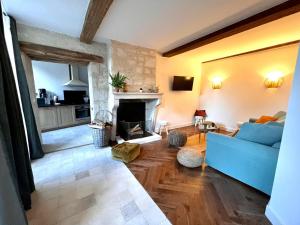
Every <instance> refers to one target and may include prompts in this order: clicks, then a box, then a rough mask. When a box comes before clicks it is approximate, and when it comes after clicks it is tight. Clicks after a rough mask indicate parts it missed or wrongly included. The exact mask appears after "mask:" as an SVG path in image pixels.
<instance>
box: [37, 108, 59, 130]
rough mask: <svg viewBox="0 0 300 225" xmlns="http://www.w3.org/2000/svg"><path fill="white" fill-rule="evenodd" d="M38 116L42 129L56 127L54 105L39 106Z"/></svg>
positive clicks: (56, 117)
mask: <svg viewBox="0 0 300 225" xmlns="http://www.w3.org/2000/svg"><path fill="white" fill-rule="evenodd" d="M39 118H40V123H41V129H42V130H48V129H53V128H56V127H58V116H57V110H56V107H45V108H39Z"/></svg>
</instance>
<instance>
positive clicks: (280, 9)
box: [162, 0, 300, 57]
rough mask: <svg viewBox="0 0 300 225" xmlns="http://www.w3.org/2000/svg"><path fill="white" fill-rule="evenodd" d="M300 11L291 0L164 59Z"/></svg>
mask: <svg viewBox="0 0 300 225" xmlns="http://www.w3.org/2000/svg"><path fill="white" fill-rule="evenodd" d="M299 11H300V1H298V0H289V1H286V2H284V3H282V4H279V5H277V6H274V7H272V8H270V9H267V10H265V11H262V12H260V13H258V14H255V15H253V16H250V17H248V18H246V19H244V20H241V21H239V22H237V23H234V24H232V25H230V26H227V27H224V28H222V29H220V30H217V31H215V32H213V33H210V34H208V35H205V36H203V37H200V38H198V39H196V40H194V41H191V42H189V43H186V44H184V45H181V46H179V47H177V48H174V49H172V50H170V51H167V52H164V53H163V54H162V55H163V56H164V57H171V56H175V55H178V54H181V53H184V52H187V51H190V50H193V49H196V48H199V47H202V46H204V45H207V44H210V43H213V42H215V41H219V40H221V39H223V38H227V37H230V36H232V35H235V34H238V33H241V32H243V31H246V30H249V29H252V28H255V27H258V26H261V25H263V24H266V23H269V22H272V21H274V20H278V19H280V18H282V17H285V16H289V15H292V14H294V13H297V12H299Z"/></svg>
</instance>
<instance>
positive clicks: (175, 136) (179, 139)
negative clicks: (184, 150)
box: [168, 130, 187, 147]
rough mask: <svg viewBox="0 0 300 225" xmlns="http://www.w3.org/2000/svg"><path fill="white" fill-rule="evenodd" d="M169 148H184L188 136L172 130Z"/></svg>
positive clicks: (169, 137)
mask: <svg viewBox="0 0 300 225" xmlns="http://www.w3.org/2000/svg"><path fill="white" fill-rule="evenodd" d="M168 141H169V146H174V147H182V146H184V145H185V143H186V141H187V137H186V134H185V133H183V132H180V131H176V130H172V131H171V132H170V133H169V136H168Z"/></svg>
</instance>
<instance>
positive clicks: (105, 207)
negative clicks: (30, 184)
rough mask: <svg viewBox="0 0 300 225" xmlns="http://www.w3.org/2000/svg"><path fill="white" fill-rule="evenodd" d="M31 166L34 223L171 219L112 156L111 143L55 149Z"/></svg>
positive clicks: (100, 224) (131, 223) (91, 224)
mask: <svg viewBox="0 0 300 225" xmlns="http://www.w3.org/2000/svg"><path fill="white" fill-rule="evenodd" d="M32 167H33V173H34V177H35V182H36V189H37V190H36V192H34V193H33V195H32V200H33V204H32V209H31V210H29V211H28V212H27V217H28V220H29V223H30V225H83V224H84V225H118V224H122V225H123V224H126V225H144V224H149V225H150V224H153V225H159V224H170V222H169V221H168V220H167V218H166V217H165V215H164V214H163V213H162V211H161V210H160V209H159V208H158V206H157V205H156V204H155V203H154V202H153V200H152V199H151V198H150V197H149V195H148V194H147V192H146V191H145V190H144V188H143V187H142V186H141V185H140V183H139V182H138V181H137V180H136V178H135V177H134V176H133V175H132V174H131V172H130V171H129V170H128V168H127V167H126V166H125V165H124V164H123V163H122V162H119V161H114V160H112V159H111V155H110V148H104V149H101V150H99V149H94V147H93V145H87V146H82V147H78V148H73V149H69V150H64V151H59V152H53V153H49V154H46V155H45V157H44V158H42V159H39V160H36V161H34V162H33V163H32Z"/></svg>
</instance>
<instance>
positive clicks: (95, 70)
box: [17, 24, 109, 127]
mask: <svg viewBox="0 0 300 225" xmlns="http://www.w3.org/2000/svg"><path fill="white" fill-rule="evenodd" d="M17 28H18V39H19V41H25V42H30V43H35V44H41V45H47V46H52V47H57V48H62V49H68V50H73V51H78V52H83V53H87V54H94V55H98V56H102V57H103V59H104V62H103V63H101V64H99V63H89V65H88V79H89V95H90V105H91V118H92V119H93V118H94V117H95V116H96V114H97V113H98V112H99V111H101V110H105V111H106V110H109V109H108V101H109V100H108V99H109V97H108V96H109V84H108V61H109V60H108V56H107V44H104V43H96V42H93V43H92V44H85V43H82V42H80V41H79V39H78V38H74V37H71V36H68V35H64V34H60V33H56V32H52V31H48V30H44V29H40V28H35V27H30V26H26V25H22V24H17ZM27 58H28V57H27ZM27 58H26V57H23V60H24V59H27ZM28 59H29V58H28ZM28 63H29V61H28V60H27V61H24V62H23V64H24V66H25V67H28V68H29V65H26V64H28ZM30 64H31V61H30ZM31 73H32V68H31V70H29V69H28V70H27V71H26V75H27V77H31V76H32V74H31ZM28 86H29V88H30V92H32V93H34V92H35V89H34V79H29V80H28ZM37 124H38V127H39V126H40V125H39V122H38V121H37Z"/></svg>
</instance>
